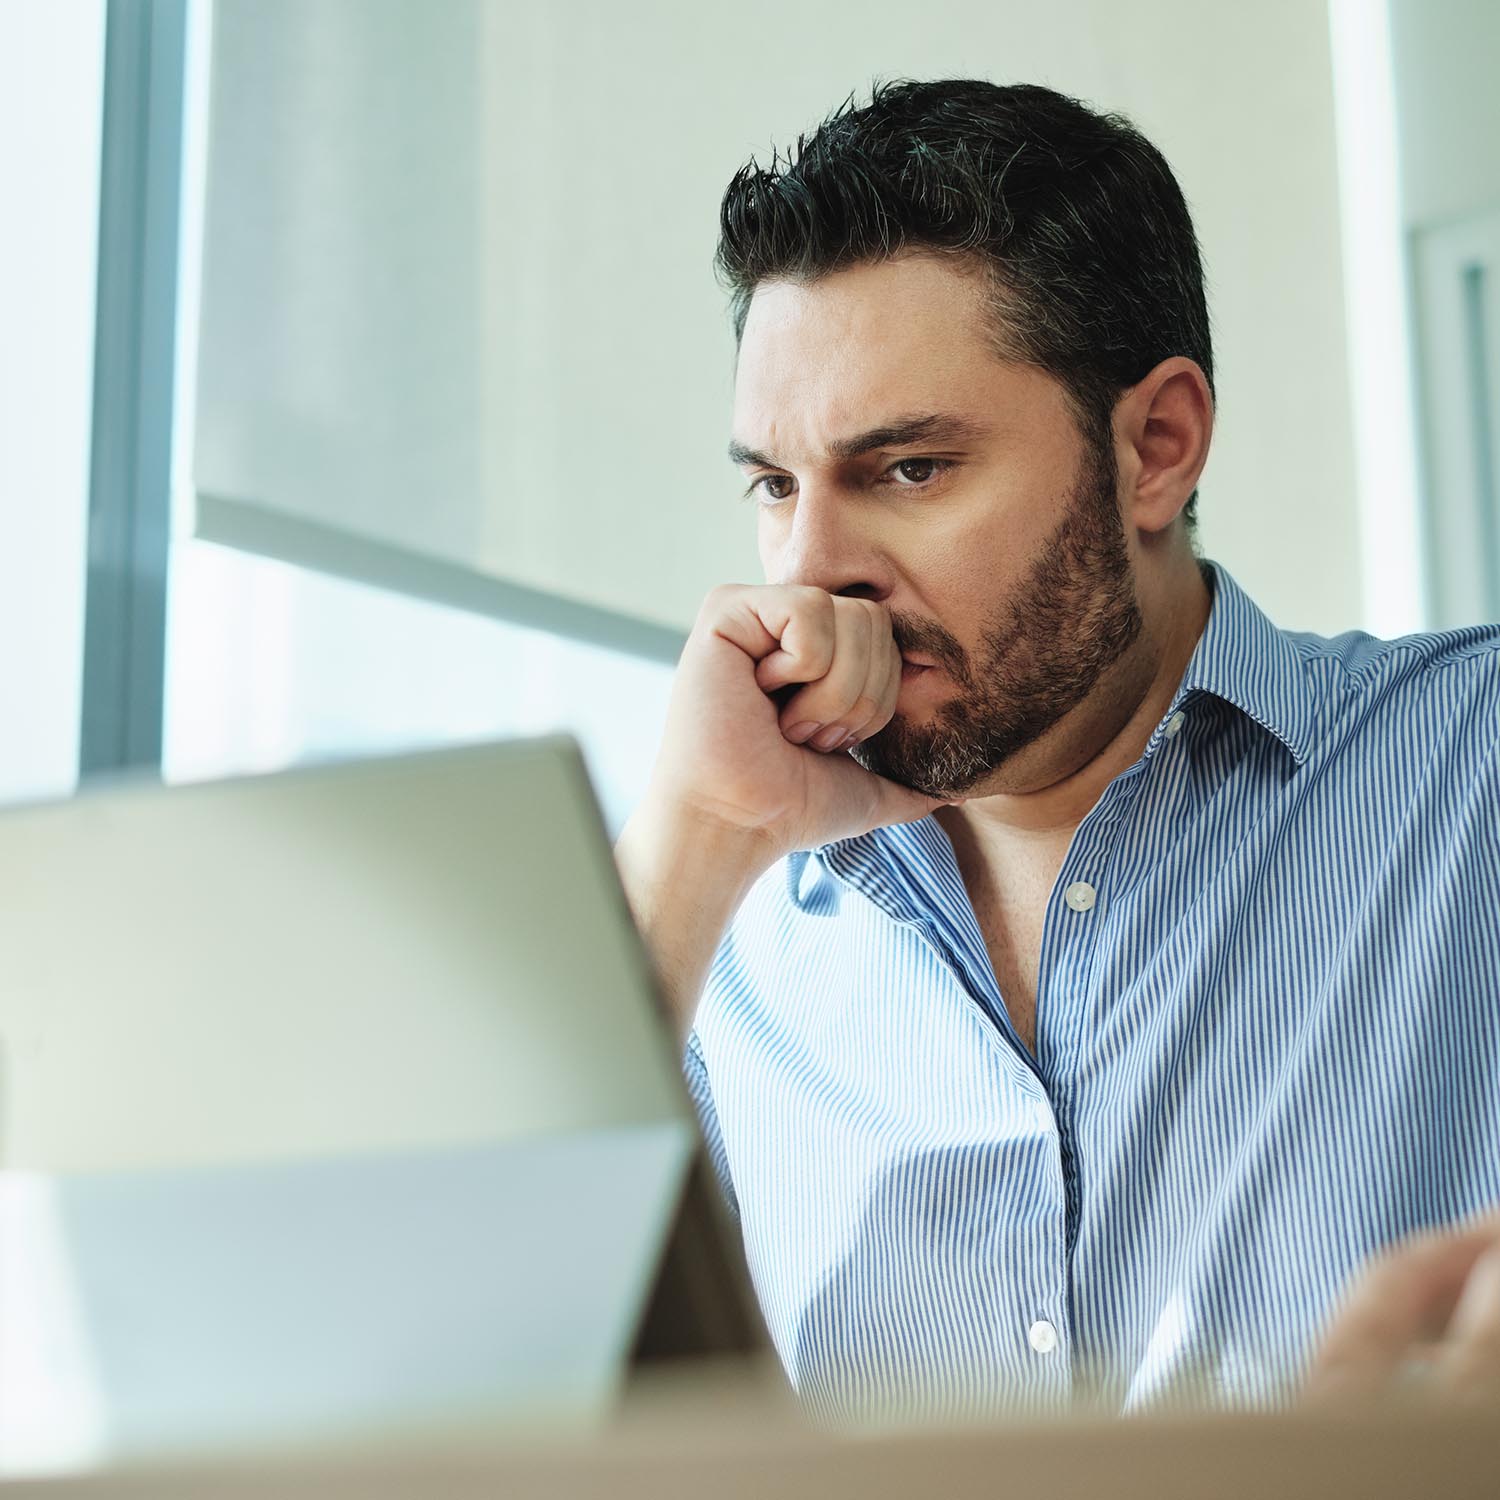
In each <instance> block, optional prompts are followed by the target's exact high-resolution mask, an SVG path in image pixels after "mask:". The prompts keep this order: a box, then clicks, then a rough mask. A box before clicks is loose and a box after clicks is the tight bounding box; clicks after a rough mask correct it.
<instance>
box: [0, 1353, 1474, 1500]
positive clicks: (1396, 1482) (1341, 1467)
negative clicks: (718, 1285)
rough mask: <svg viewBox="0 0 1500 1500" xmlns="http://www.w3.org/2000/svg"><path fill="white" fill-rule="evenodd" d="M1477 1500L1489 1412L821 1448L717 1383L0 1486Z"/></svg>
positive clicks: (738, 1383)
mask: <svg viewBox="0 0 1500 1500" xmlns="http://www.w3.org/2000/svg"><path fill="white" fill-rule="evenodd" d="M981 1495H983V1496H991V1497H992V1496H997V1495H999V1496H1010V1495H1015V1496H1027V1497H1031V1496H1039V1497H1044V1500H1067V1497H1071V1496H1078V1497H1080V1500H1081V1497H1085V1496H1086V1497H1088V1500H1098V1497H1101V1496H1119V1497H1122V1500H1131V1497H1135V1496H1139V1497H1141V1500H1146V1497H1150V1500H1178V1497H1180V1500H1205V1497H1222V1500H1242V1497H1243V1500H1250V1497H1252V1496H1253V1497H1257V1500H1259V1497H1263V1496H1273V1497H1275V1500H1343V1497H1348V1500H1387V1497H1389V1500H1396V1497H1398V1496H1399V1497H1402V1500H1408V1497H1411V1496H1419V1497H1421V1500H1460V1497H1462V1500H1469V1497H1473V1500H1496V1497H1497V1496H1500V1402H1497V1403H1496V1404H1493V1405H1490V1406H1486V1407H1470V1408H1456V1407H1433V1408H1423V1407H1419V1406H1417V1405H1414V1404H1405V1405H1395V1406H1388V1407H1383V1408H1379V1409H1364V1410H1347V1411H1336V1412H1323V1413H1316V1414H1315V1413H1301V1412H1299V1413H1294V1414H1257V1415H1241V1416H1222V1415H1213V1416H1209V1415H1197V1416H1192V1415H1174V1416H1157V1417H1151V1418H1136V1419H1132V1420H1128V1421H1118V1420H1117V1421H1102V1420H1090V1421H1084V1420H1074V1421H1056V1422H1047V1423H1028V1424H1025V1425H1015V1426H1009V1427H1003V1428H986V1429H972V1428H970V1429H945V1430H938V1429H924V1430H921V1431H915V1432H906V1433H893V1432H888V1433H882V1434H879V1435H874V1436H861V1437H847V1436H844V1437H840V1436H835V1435H831V1434H829V1433H826V1432H821V1431H818V1430H816V1429H814V1428H812V1427H811V1426H809V1425H808V1424H807V1423H806V1422H805V1421H804V1420H803V1419H802V1418H801V1416H800V1415H799V1413H798V1412H797V1411H796V1410H795V1408H794V1407H793V1406H792V1404H791V1403H790V1402H789V1401H788V1400H787V1399H786V1398H784V1397H780V1396H778V1395H776V1394H775V1393H772V1392H768V1391H767V1390H766V1389H765V1388H764V1387H761V1386H750V1385H747V1384H746V1383H744V1382H743V1381H742V1380H737V1379H734V1378H726V1377H723V1376H719V1375H715V1376H701V1375H700V1376H695V1377H690V1378H687V1379H682V1378H679V1377H670V1378H657V1379H656V1380H654V1381H651V1382H647V1383H645V1384H643V1385H642V1386H640V1387H639V1388H638V1389H637V1390H636V1392H635V1393H634V1394H633V1395H632V1396H631V1397H630V1398H629V1399H628V1400H627V1401H626V1402H625V1403H624V1405H623V1407H622V1409H621V1411H620V1414H619V1416H618V1418H617V1420H616V1421H615V1422H614V1423H613V1424H612V1425H611V1426H610V1427H609V1428H608V1429H607V1430H606V1431H603V1432H600V1433H597V1434H595V1435H592V1436H589V1437H587V1438H582V1439H580V1438H578V1437H574V1438H572V1439H562V1438H557V1439H551V1440H549V1439H546V1438H544V1437H531V1438H528V1439H525V1440H524V1441H514V1440H513V1441H510V1442H506V1443H501V1442H498V1441H496V1440H495V1439H494V1438H493V1437H486V1436H478V1435H473V1434H471V1435H468V1436H465V1437H456V1436H455V1437H449V1438H447V1439H444V1440H441V1441H438V1440H434V1439H427V1440H422V1441H407V1442H401V1443H394V1442H392V1443H386V1444H382V1445H380V1446H366V1447H361V1448H350V1449H347V1450H345V1451H342V1452H333V1451H327V1452H322V1453H318V1454H303V1455H281V1456H278V1457H275V1458H270V1457H266V1456H257V1457H253V1458H249V1457H247V1458H242V1459H230V1458H219V1459H213V1460H208V1459H203V1460H194V1461H192V1462H184V1463H179V1464H176V1465H173V1466H171V1467H166V1468H162V1467H153V1468H146V1467H130V1468H121V1469H116V1470H102V1471H97V1472H93V1473H89V1474H79V1475H70V1476H58V1477H52V1478H45V1479H34V1480H25V1481H12V1482H11V1483H10V1484H0V1500H188V1497H192V1500H269V1497H272V1496H275V1497H278V1500H282V1497H284V1500H313V1497H318V1500H345V1497H348V1500H355V1497H359V1500H436V1497H442V1500H470V1497H472V1500H481V1497H482V1500H495V1497H496V1496H504V1497H506V1500H563V1497H570V1500H574V1497H576V1500H635V1497H640V1500H646V1497H650V1500H679V1497H681V1500H705V1496H707V1497H709V1500H764V1497H766V1496H775V1497H777V1500H798V1497H802V1496H807V1497H809V1500H812V1497H817V1500H881V1497H885V1496H892V1497H894V1496H920V1497H923V1500H968V1497H971V1496H972V1497H978V1496H981Z"/></svg>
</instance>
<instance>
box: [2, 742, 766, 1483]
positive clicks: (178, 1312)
mask: <svg viewBox="0 0 1500 1500" xmlns="http://www.w3.org/2000/svg"><path fill="white" fill-rule="evenodd" d="M767 1347H768V1346H767V1344H766V1339H765V1333H764V1329H763V1325H762V1324H761V1321H760V1318H759V1315H758V1312H757V1310H756V1307H755V1304H754V1299H753V1296H752V1295H751V1292H750V1290H749V1280H748V1277H747V1275H746V1272H745V1266H744V1262H743V1259H742V1255H741V1252H740V1249H739V1243H738V1237H737V1235H736V1233H735V1232H734V1230H733V1228H732V1227H730V1226H729V1225H728V1223H727V1221H726V1217H725V1212H724V1210H723V1207H722V1204H721V1202H720V1200H719V1197H718V1193H717V1189H716V1186H715V1185H714V1183H713V1179H712V1173H711V1169H710V1168H709V1167H708V1165H707V1162H706V1159H705V1155H704V1152H703V1149H702V1145H701V1142H700V1140H699V1137H698V1134H697V1129H696V1121H695V1117H694V1113H693V1109H692V1105H691V1102H690V1100H689V1099H688V1097H687V1094H686V1091H685V1087H684V1084H683V1082H682V1078H681V1073H680V1068H679V1060H678V1044H677V1042H676V1040H675V1033H674V1030H673V1027H672V1026H671V1024H670V1021H669V1018H668V1017H667V1016H666V1015H665V1013H664V1011H663V1008H662V1006H661V1004H660V1002H659V999H658V995H657V992H656V989H655V986H654V982H653V978H652V975H651V971H650V968H649V964H648V962H647V959H646V955H645V953H644V952H643V950H642V947H641V944H640V942H639V939H638V937H637V935H636V933H635V930H634V927H633V924H632V922H631V919H630V915H629V911H628V908H627V906H626V904H625V900H624V896H623V892H622V891H621V889H620V886H619V883H618V880H617V878H616V875H615V870H614V864H613V860H612V857H611V853H610V849H609V844H608V841H607V838H606V835H605V832H604V826H603V823H602V821H601V818H600V815H599V812H598V808H597V805H596V803H595V801H594V798H593V795H592V793H591V790H590V787H589V783H588V779H587V776H586V773H585V770H584V766H583V762H582V759H581V757H580V755H579V752H578V749H577V747H576V745H574V744H573V742H572V741H571V740H568V739H565V738H546V739H539V740H529V741H515V742H510V743H505V744H494V745H484V746H471V747H465V748H462V749H450V750H440V751H432V752H426V753H422V754H416V755H407V756H399V757H393V758H388V759H380V760H369V761H362V762H357V763H351V764H345V765H338V766H320V767H316V768H309V769H301V770H294V771H288V772H283V773H278V774H275V775H269V776H257V777H246V778H242V779H237V780H232V781H225V782H218V783H211V784H200V785H196V786H185V787H174V788H163V787H161V786H159V785H156V784H151V785H133V786H125V785H121V786H115V787H112V788H108V789H103V790H87V791H85V792H83V793H82V794H80V795H79V796H78V797H76V798H74V799H72V800H70V801H66V802H60V803H56V804H51V805H45V806H35V807H27V808H18V809H11V810H9V811H6V812H4V813H0V1474H6V1473H9V1474H15V1473H30V1472H40V1471H46V1470H55V1469H59V1468H63V1469H66V1468H70V1467H76V1466H79V1465H86V1464H92V1463H98V1462H101V1461H106V1460H118V1459H120V1458H127V1459H128V1458H134V1457H143V1456H161V1455H172V1454H178V1453H187V1452H192V1451H202V1450H205V1449H209V1450H213V1451H223V1450H226V1449H228V1450H233V1449H241V1450H251V1449H254V1448H257V1447H266V1446H274V1447H281V1448H284V1447H286V1446H287V1445H289V1444H290V1445H296V1444H309V1443H310V1444H318V1443H323V1442H327V1441H338V1440H342V1439H362V1438H364V1437H366V1436H368V1435H369V1434H372V1433H382V1434H387V1435H389V1434H393V1433H405V1432H423V1433H427V1432H442V1431H446V1430H451V1429H453V1428H455V1427H464V1428H466V1429H475V1428H477V1429H480V1430H484V1431H490V1430H495V1431H499V1430H504V1429H507V1428H510V1427H516V1428H524V1429H525V1430H527V1431H535V1430H536V1428H537V1427H538V1425H543V1426H545V1425H548V1424H551V1425H562V1426H564V1427H567V1426H569V1425H574V1426H584V1427H586V1426H588V1425H589V1424H591V1423H595V1422H597V1421H599V1420H600V1419H601V1418H602V1417H603V1415H604V1414H605V1413H607V1411H608V1410H609V1409H610V1405H611V1403H612V1401H613V1400H614V1398H615V1397H616V1396H617V1394H618V1393H619V1391H620V1389H621V1387H622V1384H623V1383H624V1381H625V1380H626V1378H627V1373H628V1371H629V1370H630V1369H632V1368H634V1367H636V1366H638V1365H640V1364H641V1363H643V1362H650V1361H653V1360H662V1359H668V1358H684V1357H692V1356H706V1355H727V1356H731V1357H736V1356H745V1357H750V1356H757V1355H760V1356H763V1355H764V1352H765V1350H766V1349H767Z"/></svg>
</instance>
